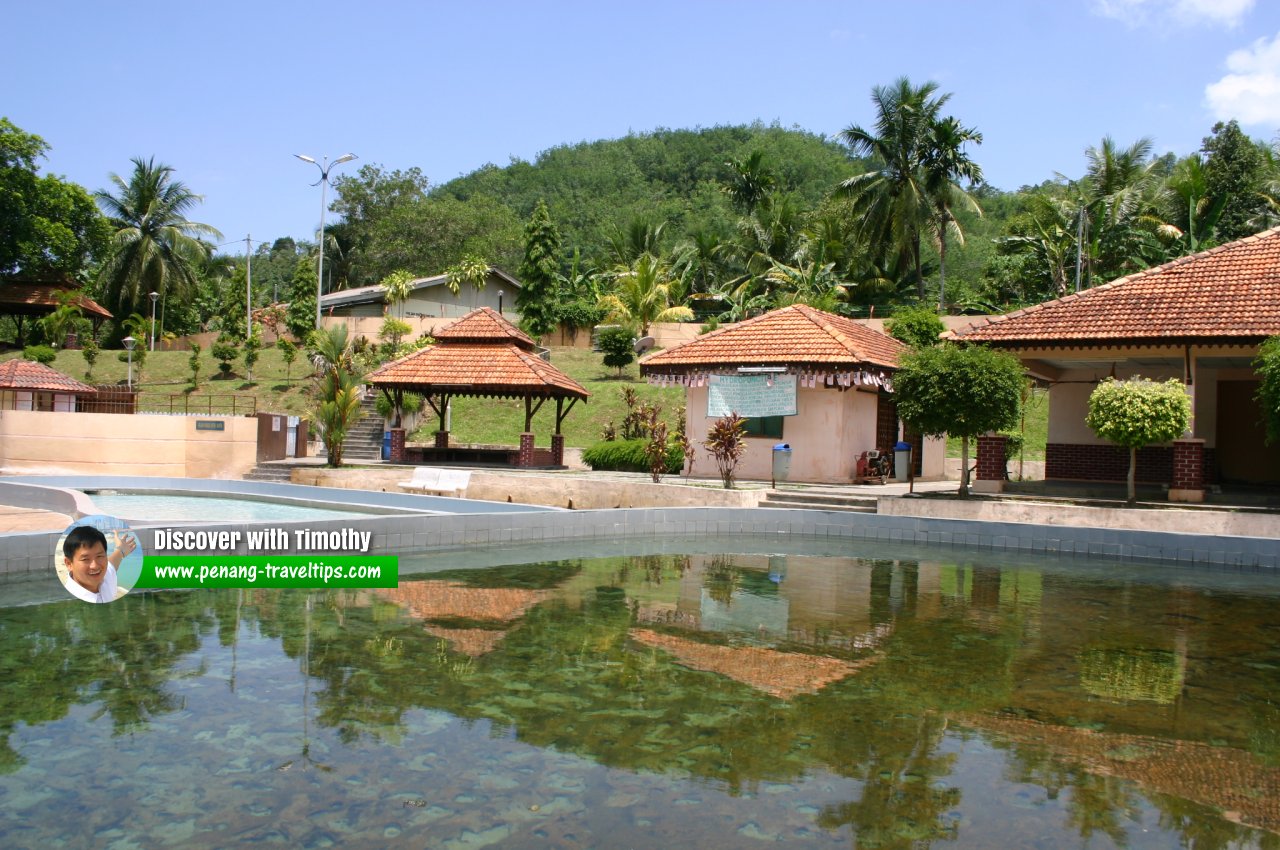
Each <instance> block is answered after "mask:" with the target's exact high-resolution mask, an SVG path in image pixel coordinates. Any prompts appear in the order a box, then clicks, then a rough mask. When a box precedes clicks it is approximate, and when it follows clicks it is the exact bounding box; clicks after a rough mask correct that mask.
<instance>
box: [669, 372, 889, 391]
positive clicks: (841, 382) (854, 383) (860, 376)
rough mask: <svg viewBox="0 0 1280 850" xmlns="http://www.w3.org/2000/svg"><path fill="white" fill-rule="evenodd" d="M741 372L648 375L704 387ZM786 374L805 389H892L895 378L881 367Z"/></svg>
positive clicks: (680, 384)
mask: <svg viewBox="0 0 1280 850" xmlns="http://www.w3.org/2000/svg"><path fill="white" fill-rule="evenodd" d="M740 374H741V372H740V371H739V370H738V369H737V368H723V369H714V370H712V369H708V370H705V371H700V372H683V373H680V374H671V373H663V374H657V375H649V376H648V378H647V380H648V382H649V384H650V386H656V387H685V388H693V387H705V386H706V385H707V381H708V379H709V378H710V377H711V376H712V375H740ZM786 374H790V375H795V376H796V383H797V385H798V386H800V387H803V388H805V389H810V390H812V389H818V388H819V387H821V386H825V387H836V388H838V389H842V390H843V389H849V388H852V387H876V388H878V389H882V390H886V391H887V392H893V379H892V377H891V376H890V375H889V374H888V373H887V372H883V371H880V370H875V371H869V370H866V369H860V370H843V371H825V370H817V369H814V370H793V369H788V370H787V372H786Z"/></svg>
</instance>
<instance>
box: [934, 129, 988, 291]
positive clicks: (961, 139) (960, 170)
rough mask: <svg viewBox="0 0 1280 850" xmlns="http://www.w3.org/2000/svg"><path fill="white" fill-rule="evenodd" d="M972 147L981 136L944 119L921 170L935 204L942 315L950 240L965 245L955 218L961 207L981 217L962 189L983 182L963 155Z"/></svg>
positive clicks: (961, 230) (935, 130) (969, 196)
mask: <svg viewBox="0 0 1280 850" xmlns="http://www.w3.org/2000/svg"><path fill="white" fill-rule="evenodd" d="M970 143H972V144H975V145H980V144H982V134H981V133H979V132H978V131H977V130H975V129H974V128H972V127H964V126H962V125H961V124H960V122H959V121H957V120H956V119H955V118H951V117H948V118H942V119H940V120H937V121H935V122H933V126H932V127H930V128H929V145H928V148H927V149H926V152H925V157H924V163H923V166H922V167H923V170H924V187H925V190H926V191H928V193H929V198H930V201H931V202H932V204H933V217H932V219H931V220H930V225H931V226H930V229H931V231H932V232H933V238H934V243H935V245H936V247H937V249H938V312H939V313H943V312H946V309H947V303H946V292H947V239H948V237H952V238H954V239H955V240H956V242H957V243H959V244H960V245H964V230H963V229H961V227H960V220H959V219H958V218H956V214H955V213H956V209H957V207H961V208H964V209H966V210H968V211H969V212H971V213H974V214H975V215H979V216H981V215H982V208H981V207H979V206H978V202H977V201H975V200H974V199H973V196H972V195H970V194H969V193H968V192H966V191H965V190H964V188H963V187H962V186H961V185H960V181H961V180H964V181H966V182H968V183H969V184H970V185H974V184H977V183H980V182H982V169H981V168H980V167H979V166H978V164H977V163H976V162H974V161H973V160H971V159H970V158H969V155H968V154H967V153H965V151H964V147H965V145H967V144H970Z"/></svg>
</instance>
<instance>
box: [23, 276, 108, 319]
mask: <svg viewBox="0 0 1280 850" xmlns="http://www.w3.org/2000/svg"><path fill="white" fill-rule="evenodd" d="M71 290H76V285H75V284H74V283H73V282H71V281H63V280H55V279H48V280H44V279H41V280H15V279H8V280H0V315H9V316H45V315H48V314H49V313H52V312H53V311H54V310H56V309H58V296H59V295H61V294H62V293H63V292H67V291H71ZM72 303H74V304H75V305H76V306H77V307H79V308H80V311H81V312H82V313H84V314H85V315H86V316H89V317H90V318H93V319H95V320H101V319H110V318H111V311H110V310H108V309H107V308H106V307H103V306H102V305H101V304H99V303H98V302H96V301H94V300H93V299H92V298H90V297H89V296H88V295H85V294H84V293H83V292H77V295H76V298H75V301H74V302H72Z"/></svg>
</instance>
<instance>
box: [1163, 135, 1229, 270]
mask: <svg viewBox="0 0 1280 850" xmlns="http://www.w3.org/2000/svg"><path fill="white" fill-rule="evenodd" d="M1164 196H1165V203H1166V204H1167V205H1168V209H1169V211H1168V215H1167V216H1166V222H1167V224H1168V226H1169V227H1171V228H1172V229H1173V230H1174V237H1175V238H1176V239H1177V240H1178V243H1179V245H1178V247H1179V249H1180V250H1181V252H1182V253H1184V254H1194V253H1195V252H1197V251H1199V250H1201V249H1203V248H1210V247H1212V246H1213V245H1214V244H1216V242H1217V230H1218V220H1219V219H1220V218H1221V217H1222V211H1223V209H1224V208H1225V206H1226V201H1227V197H1226V196H1225V195H1223V196H1219V197H1218V198H1216V199H1211V198H1210V197H1209V178H1208V174H1207V173H1206V171H1205V167H1204V161H1203V160H1202V159H1201V158H1200V155H1199V154H1191V156H1188V157H1184V158H1183V159H1181V160H1179V161H1178V164H1177V165H1175V166H1174V168H1173V172H1172V173H1171V174H1170V175H1169V176H1168V177H1167V178H1166V179H1165V181H1164Z"/></svg>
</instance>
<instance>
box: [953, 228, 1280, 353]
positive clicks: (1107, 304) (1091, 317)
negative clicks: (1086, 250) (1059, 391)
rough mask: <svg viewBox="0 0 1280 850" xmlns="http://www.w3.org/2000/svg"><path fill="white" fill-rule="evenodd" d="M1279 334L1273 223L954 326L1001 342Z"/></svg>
mask: <svg viewBox="0 0 1280 850" xmlns="http://www.w3.org/2000/svg"><path fill="white" fill-rule="evenodd" d="M1274 334H1280V228H1274V229H1272V230H1266V231H1263V232H1262V233H1258V234H1256V235H1254V236H1248V237H1246V238H1244V239H1240V240H1237V241H1235V242H1229V243H1227V244H1226V245H1221V246H1219V247H1217V248H1210V249H1209V250H1207V251H1201V252H1200V253H1198V254H1191V255H1190V256H1186V257H1181V258H1179V259H1177V260H1174V261H1173V262H1170V263H1165V264H1164V265H1162V266H1156V267H1155V268H1151V269H1147V270H1146V271H1141V272H1137V273H1136V274H1131V275H1129V276H1127V277H1122V278H1120V279H1118V280H1115V281H1112V282H1111V283H1107V284H1104V285H1102V286H1098V287H1095V288H1093V289H1088V290H1085V291H1084V292H1080V293H1075V294H1072V295H1068V296H1066V297H1065V298H1058V299H1056V300H1054V301H1047V302H1045V303H1043V304H1037V305H1036V306H1034V307H1028V308H1026V309H1025V310H1016V311H1014V312H1012V313H1009V314H1008V315H1005V316H997V317H995V318H993V319H989V320H984V321H983V322H981V323H976V324H974V325H970V326H969V327H968V328H963V329H960V330H957V331H953V332H952V333H950V334H947V336H949V337H951V338H954V339H958V340H961V341H964V342H983V343H988V344H990V345H996V346H1005V347H1011V348H1012V347H1018V348H1026V347H1052V346H1090V345H1117V344H1123V345H1151V344H1168V343H1175V344H1181V343H1187V342H1192V341H1194V342H1197V343H1202V344H1203V343H1219V344H1228V345H1229V344H1255V343H1257V342H1260V341H1261V340H1263V339H1265V338H1266V337H1268V336H1272V335H1274Z"/></svg>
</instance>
